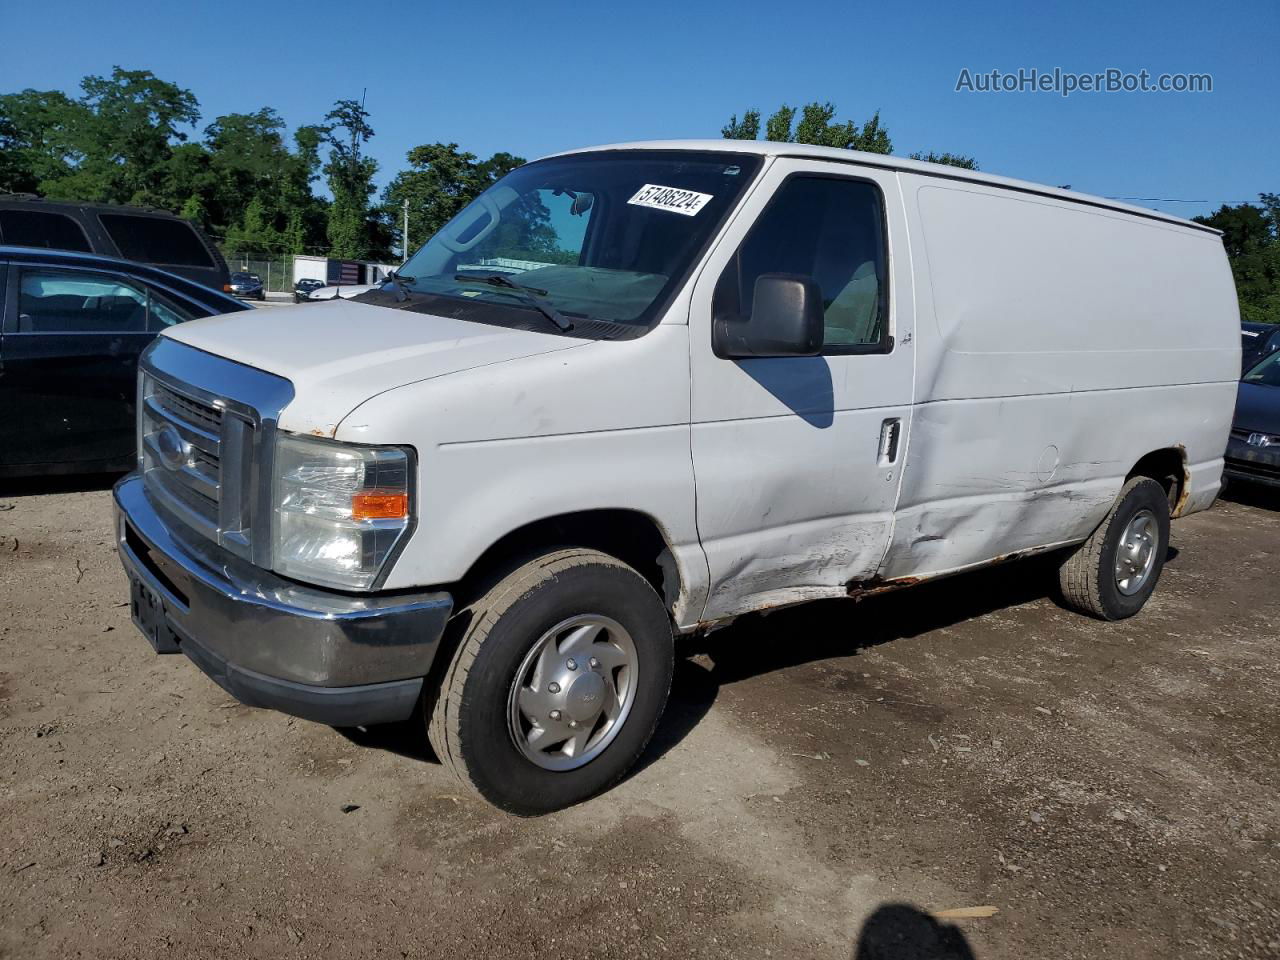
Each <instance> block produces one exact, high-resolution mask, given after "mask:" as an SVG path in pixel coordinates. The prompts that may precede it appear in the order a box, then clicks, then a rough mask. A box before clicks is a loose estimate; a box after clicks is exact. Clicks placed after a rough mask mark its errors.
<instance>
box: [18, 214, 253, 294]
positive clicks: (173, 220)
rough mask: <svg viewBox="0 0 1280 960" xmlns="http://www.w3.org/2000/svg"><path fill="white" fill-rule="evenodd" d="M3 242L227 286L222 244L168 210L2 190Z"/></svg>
mask: <svg viewBox="0 0 1280 960" xmlns="http://www.w3.org/2000/svg"><path fill="white" fill-rule="evenodd" d="M0 244H6V245H8V246H18V247H44V248H46V249H49V250H74V251H77V252H79V253H97V254H101V255H102V256H106V257H118V258H120V259H123V260H133V261H135V262H137V263H146V264H151V265H153V266H157V267H162V268H164V269H165V270H167V271H169V272H170V273H176V274H178V275H179V276H181V277H186V278H188V279H190V280H194V281H196V283H202V284H204V285H205V286H206V287H212V288H213V289H214V290H225V289H226V287H227V280H228V274H227V263H226V261H225V260H223V259H222V254H221V253H219V252H218V248H217V247H215V246H214V245H213V244H212V243H210V242H209V241H208V239H207V238H206V237H205V236H204V234H202V233H201V232H200V231H199V230H197V229H196V228H195V227H194V226H192V225H191V224H190V223H188V222H187V221H186V220H182V219H180V218H178V217H175V216H174V215H173V214H171V213H166V212H165V211H163V210H145V209H141V208H139V207H118V206H110V205H94V204H87V203H54V202H53V201H49V200H41V199H39V198H37V197H31V196H27V195H25V194H18V195H15V194H8V195H5V194H0Z"/></svg>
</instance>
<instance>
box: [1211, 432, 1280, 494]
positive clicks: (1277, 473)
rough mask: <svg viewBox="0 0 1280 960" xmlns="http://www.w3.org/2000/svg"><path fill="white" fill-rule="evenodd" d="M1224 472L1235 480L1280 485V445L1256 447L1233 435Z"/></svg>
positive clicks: (1228, 443) (1228, 444)
mask: <svg viewBox="0 0 1280 960" xmlns="http://www.w3.org/2000/svg"><path fill="white" fill-rule="evenodd" d="M1223 472H1224V473H1225V474H1226V475H1227V476H1228V477H1231V478H1232V479H1234V480H1248V481H1251V482H1253V483H1263V484H1266V485H1267V486H1272V487H1280V447H1254V446H1250V445H1249V444H1248V443H1245V441H1243V440H1241V439H1239V438H1238V437H1231V438H1230V439H1229V440H1228V441H1227V456H1226V465H1225V466H1224V468H1223Z"/></svg>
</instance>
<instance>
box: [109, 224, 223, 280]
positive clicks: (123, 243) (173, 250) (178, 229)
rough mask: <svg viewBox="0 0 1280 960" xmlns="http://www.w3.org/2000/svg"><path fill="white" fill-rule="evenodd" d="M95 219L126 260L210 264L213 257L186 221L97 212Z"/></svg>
mask: <svg viewBox="0 0 1280 960" xmlns="http://www.w3.org/2000/svg"><path fill="white" fill-rule="evenodd" d="M98 221H99V222H100V223H101V224H102V226H103V227H104V228H105V229H106V231H107V233H108V234H109V235H110V237H111V240H112V242H113V243H115V245H116V247H117V248H119V250H120V256H122V257H124V258H125V259H126V260H138V261H140V262H142V263H159V264H164V265H166V266H171V267H212V266H213V258H212V257H211V256H209V251H208V249H207V248H206V247H205V245H204V243H203V242H201V240H200V237H199V236H198V235H197V234H196V232H195V229H194V228H192V226H191V224H189V223H187V222H186V221H185V220H169V219H167V218H165V217H137V216H131V215H130V214H127V213H103V214H99V216H98Z"/></svg>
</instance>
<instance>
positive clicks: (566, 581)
mask: <svg viewBox="0 0 1280 960" xmlns="http://www.w3.org/2000/svg"><path fill="white" fill-rule="evenodd" d="M583 614H596V615H601V616H604V617H608V618H610V619H612V620H614V621H616V622H617V623H618V624H620V625H621V626H622V627H623V628H624V629H625V630H626V631H627V632H628V633H629V634H630V636H631V639H632V641H633V643H634V645H635V651H636V660H637V661H638V662H637V667H636V676H635V687H634V690H635V693H634V700H632V702H631V708H630V712H629V713H627V714H626V715H625V718H624V720H623V722H622V723H621V726H620V727H619V729H618V732H617V734H616V735H615V736H614V738H613V740H612V741H611V742H609V744H608V745H607V746H606V747H605V748H604V749H603V751H602V752H601V753H600V754H599V755H597V756H595V757H594V758H593V759H591V760H589V761H588V762H587V763H586V764H585V765H583V766H580V767H577V768H576V769H572V770H563V771H557V770H548V769H545V768H543V767H541V766H539V765H537V764H535V763H534V762H533V761H532V760H530V759H529V758H528V757H526V756H525V755H524V754H523V753H522V752H521V750H520V749H519V748H518V747H517V746H516V743H515V741H514V740H513V735H512V733H511V730H510V727H509V723H508V706H509V697H510V695H511V689H512V684H513V682H514V681H515V677H516V673H517V671H518V670H519V668H520V666H521V664H522V663H523V662H524V658H525V656H526V655H527V654H528V653H529V652H530V651H531V650H532V649H533V647H534V645H535V643H536V642H537V641H538V640H539V638H540V637H542V636H543V635H544V634H546V633H547V631H549V630H551V629H552V628H553V627H555V626H556V625H557V624H560V623H562V622H564V621H565V620H568V619H569V618H572V617H575V616H579V615H583ZM456 617H457V619H458V622H459V624H460V626H461V629H462V636H461V637H460V639H459V642H458V646H457V648H456V650H455V651H454V653H453V657H452V660H451V661H450V663H449V665H448V668H447V670H446V671H445V673H444V677H443V681H442V683H441V685H440V688H439V689H438V690H437V691H434V702H430V700H428V702H427V703H426V704H425V707H426V710H425V714H426V719H427V736H428V738H429V739H430V741H431V746H432V747H433V748H434V750H435V752H436V756H437V757H439V759H440V761H441V763H443V764H444V766H445V767H446V768H448V769H449V770H450V771H451V772H452V773H453V774H454V775H455V776H456V777H457V778H458V780H459V781H461V783H462V784H463V785H465V786H466V787H467V788H469V789H471V790H473V791H474V792H475V793H477V794H479V795H480V796H481V797H483V798H484V799H485V800H488V801H489V802H490V803H492V804H493V805H494V806H496V807H499V808H501V809H503V810H506V811H508V812H510V813H514V814H517V815H520V816H535V815H537V814H542V813H549V812H551V811H553V810H560V809H562V808H564V807H568V806H572V805H573V804H575V803H580V802H581V801H583V800H586V799H588V798H589V797H592V796H594V795H596V794H597V793H600V792H602V791H604V790H607V789H608V788H609V787H611V786H613V785H614V784H616V783H617V782H618V781H619V780H620V779H622V777H623V776H624V775H625V774H626V772H627V771H628V770H629V769H631V767H632V765H633V764H634V763H635V762H636V760H637V759H638V758H639V756H640V754H641V752H643V750H644V748H645V746H646V745H647V744H648V742H649V738H650V737H651V736H652V735H653V731H654V729H655V727H656V726H657V724H658V719H659V718H660V717H661V716H662V710H663V708H664V707H665V706H666V701H667V695H668V694H669V693H670V690H671V672H672V669H673V666H674V651H673V646H674V644H673V637H672V629H671V622H670V620H669V619H668V617H667V611H666V609H665V608H664V606H663V604H662V601H661V600H660V599H659V598H658V595H657V594H656V593H655V592H654V589H653V587H652V586H651V585H650V584H649V582H648V581H647V580H645V579H644V578H643V577H642V576H640V574H638V573H637V572H636V571H635V570H633V569H632V568H631V567H629V566H627V565H626V564H624V563H622V562H621V561H620V560H617V559H616V558H614V557H611V556H608V555H607V554H603V553H599V552H597V551H595V550H587V549H578V548H575V549H564V550H556V551H554V552H551V553H547V554H545V555H543V556H540V557H538V558H536V559H534V560H531V561H529V562H528V563H525V564H524V565H522V566H520V567H519V568H518V569H516V570H514V571H513V572H512V573H510V574H508V575H507V576H505V577H503V578H502V579H501V580H500V581H499V582H498V583H496V584H495V585H494V586H493V587H492V588H490V589H489V590H488V591H487V592H486V593H485V594H484V595H483V596H482V597H480V598H479V600H477V601H476V602H475V603H473V604H471V605H470V606H469V607H467V608H466V609H465V610H462V611H460V612H459V613H458V614H457V615H456ZM428 696H430V694H428Z"/></svg>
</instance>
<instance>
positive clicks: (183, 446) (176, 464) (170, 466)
mask: <svg viewBox="0 0 1280 960" xmlns="http://www.w3.org/2000/svg"><path fill="white" fill-rule="evenodd" d="M155 440H156V451H157V452H158V453H159V455H160V462H161V463H162V464H163V465H164V467H165V469H167V470H181V469H182V468H183V467H185V466H187V464H189V463H190V462H191V444H189V443H187V441H185V440H183V439H182V435H181V434H179V433H178V431H177V430H176V429H175V428H174V427H172V426H167V427H165V428H164V429H162V430H161V431H160V432H159V433H157V434H156V435H155Z"/></svg>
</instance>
